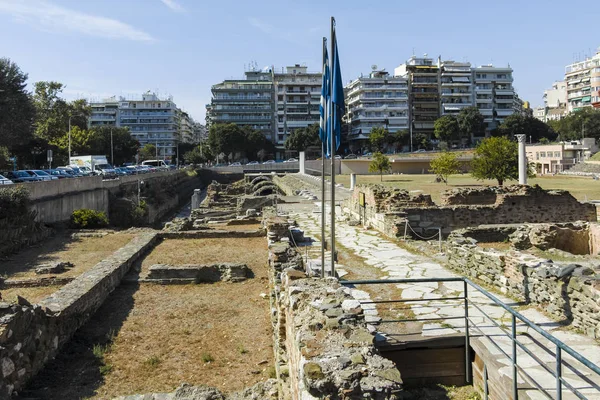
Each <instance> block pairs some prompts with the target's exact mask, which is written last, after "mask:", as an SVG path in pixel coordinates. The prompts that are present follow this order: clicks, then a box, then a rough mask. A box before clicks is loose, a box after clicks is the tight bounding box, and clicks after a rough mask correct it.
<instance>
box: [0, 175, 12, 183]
mask: <svg viewBox="0 0 600 400" xmlns="http://www.w3.org/2000/svg"><path fill="white" fill-rule="evenodd" d="M12 184H13V181H11V180H10V179H7V178H5V177H4V176H2V175H0V185H12Z"/></svg>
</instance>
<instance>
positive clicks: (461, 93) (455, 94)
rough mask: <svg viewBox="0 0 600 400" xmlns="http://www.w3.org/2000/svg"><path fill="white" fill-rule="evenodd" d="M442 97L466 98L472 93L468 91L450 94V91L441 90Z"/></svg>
mask: <svg viewBox="0 0 600 400" xmlns="http://www.w3.org/2000/svg"><path fill="white" fill-rule="evenodd" d="M441 93H442V96H444V97H450V96H457V97H466V96H471V95H472V94H473V93H472V92H469V91H461V92H451V91H447V90H443V89H442V91H441Z"/></svg>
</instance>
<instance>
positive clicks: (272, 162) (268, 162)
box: [263, 160, 275, 164]
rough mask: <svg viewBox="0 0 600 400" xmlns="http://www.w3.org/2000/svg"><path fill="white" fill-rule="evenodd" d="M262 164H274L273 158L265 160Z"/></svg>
mask: <svg viewBox="0 0 600 400" xmlns="http://www.w3.org/2000/svg"><path fill="white" fill-rule="evenodd" d="M263 164H275V160H267V161H265V162H264V163H263Z"/></svg>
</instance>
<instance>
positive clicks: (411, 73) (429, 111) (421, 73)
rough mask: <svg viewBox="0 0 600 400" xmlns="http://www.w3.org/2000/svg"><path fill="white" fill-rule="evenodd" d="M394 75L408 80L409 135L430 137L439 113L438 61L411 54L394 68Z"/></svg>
mask: <svg viewBox="0 0 600 400" xmlns="http://www.w3.org/2000/svg"><path fill="white" fill-rule="evenodd" d="M394 76H402V77H406V78H407V80H408V95H409V118H410V122H411V123H410V124H409V130H410V132H411V137H414V136H415V135H418V134H423V135H426V136H428V137H431V136H432V135H433V124H434V123H435V120H436V119H438V118H439V117H440V115H441V112H440V66H439V62H438V63H435V64H434V63H433V59H431V58H427V57H416V56H412V57H411V58H410V59H408V61H407V62H406V63H405V64H402V65H400V66H399V67H398V68H396V69H394ZM411 147H412V146H411ZM411 150H412V148H411Z"/></svg>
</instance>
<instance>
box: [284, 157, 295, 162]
mask: <svg viewBox="0 0 600 400" xmlns="http://www.w3.org/2000/svg"><path fill="white" fill-rule="evenodd" d="M288 162H298V159H297V158H290V159H289V160H285V161H284V163H288Z"/></svg>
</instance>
